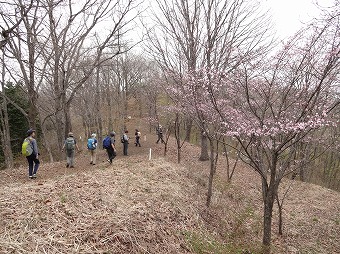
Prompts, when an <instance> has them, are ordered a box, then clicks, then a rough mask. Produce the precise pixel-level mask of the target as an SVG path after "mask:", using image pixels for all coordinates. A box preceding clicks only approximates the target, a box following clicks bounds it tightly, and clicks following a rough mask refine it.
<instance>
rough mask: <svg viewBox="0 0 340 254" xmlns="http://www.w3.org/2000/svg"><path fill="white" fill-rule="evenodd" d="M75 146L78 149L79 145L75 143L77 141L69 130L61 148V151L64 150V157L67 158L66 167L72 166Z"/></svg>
mask: <svg viewBox="0 0 340 254" xmlns="http://www.w3.org/2000/svg"><path fill="white" fill-rule="evenodd" d="M75 148H77V150H78V151H79V150H80V149H79V147H78V145H77V141H76V140H75V138H74V137H73V133H72V132H69V133H68V138H67V139H66V140H65V142H64V145H63V148H62V149H61V151H64V149H65V151H66V159H67V164H66V167H67V168H68V167H70V168H74V154H75V151H74V150H75Z"/></svg>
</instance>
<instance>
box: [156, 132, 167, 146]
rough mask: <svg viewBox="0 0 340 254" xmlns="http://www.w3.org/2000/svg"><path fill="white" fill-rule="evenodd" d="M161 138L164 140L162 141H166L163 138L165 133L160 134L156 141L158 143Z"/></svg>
mask: <svg viewBox="0 0 340 254" xmlns="http://www.w3.org/2000/svg"><path fill="white" fill-rule="evenodd" d="M160 140H161V141H162V143H165V142H164V140H163V134H158V139H157V141H156V143H157V144H158V143H159V141H160Z"/></svg>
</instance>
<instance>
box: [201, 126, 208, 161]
mask: <svg viewBox="0 0 340 254" xmlns="http://www.w3.org/2000/svg"><path fill="white" fill-rule="evenodd" d="M199 160H200V161H207V160H209V154H208V138H207V136H206V135H205V133H204V132H202V133H201V155H200V158H199Z"/></svg>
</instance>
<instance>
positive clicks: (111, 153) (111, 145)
mask: <svg viewBox="0 0 340 254" xmlns="http://www.w3.org/2000/svg"><path fill="white" fill-rule="evenodd" d="M115 136H116V133H115V132H114V131H113V132H111V133H110V134H109V135H108V136H107V137H106V138H104V140H103V149H106V152H107V156H108V157H109V159H108V160H107V161H108V162H109V163H110V164H112V160H113V159H114V158H115V157H116V156H117V152H116V148H115V142H116V140H115Z"/></svg>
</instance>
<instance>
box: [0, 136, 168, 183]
mask: <svg viewBox="0 0 340 254" xmlns="http://www.w3.org/2000/svg"><path fill="white" fill-rule="evenodd" d="M129 136H130V141H129V149H128V156H123V144H121V143H120V137H119V136H117V137H116V149H117V157H116V158H115V159H114V162H113V165H112V166H114V165H115V163H116V161H121V160H123V161H124V160H126V161H128V160H130V159H131V158H134V157H140V156H142V157H144V158H145V160H148V156H149V149H150V148H152V149H153V150H154V148H155V147H157V146H158V147H159V149H160V150H161V148H160V147H161V146H162V145H161V144H158V145H157V144H156V143H155V140H156V136H155V135H152V134H146V135H145V134H143V137H142V139H141V145H142V146H141V147H136V146H135V145H134V135H133V133H132V134H130V135H129ZM78 145H79V148H80V152H76V155H75V168H66V159H65V160H63V161H59V162H54V163H49V162H48V161H46V160H44V159H40V162H41V164H40V167H39V170H38V173H37V179H35V180H32V179H29V178H28V169H27V167H28V166H27V162H26V161H25V159H23V160H22V161H23V162H22V165H21V166H19V167H17V168H15V169H13V170H3V171H0V173H1V174H2V176H3V177H1V178H0V186H4V185H6V184H9V183H25V182H29V181H36V182H37V183H38V184H41V183H42V182H44V181H46V180H47V179H51V178H58V177H60V176H61V175H72V174H76V173H81V172H91V171H93V170H94V169H98V168H103V167H110V164H109V163H108V162H107V154H106V150H103V149H102V145H101V144H99V146H98V149H97V164H96V165H91V164H90V158H91V157H90V154H89V152H88V151H87V148H86V143H85V142H82V143H80V142H78ZM159 149H158V150H159ZM154 155H155V156H157V154H154Z"/></svg>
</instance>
